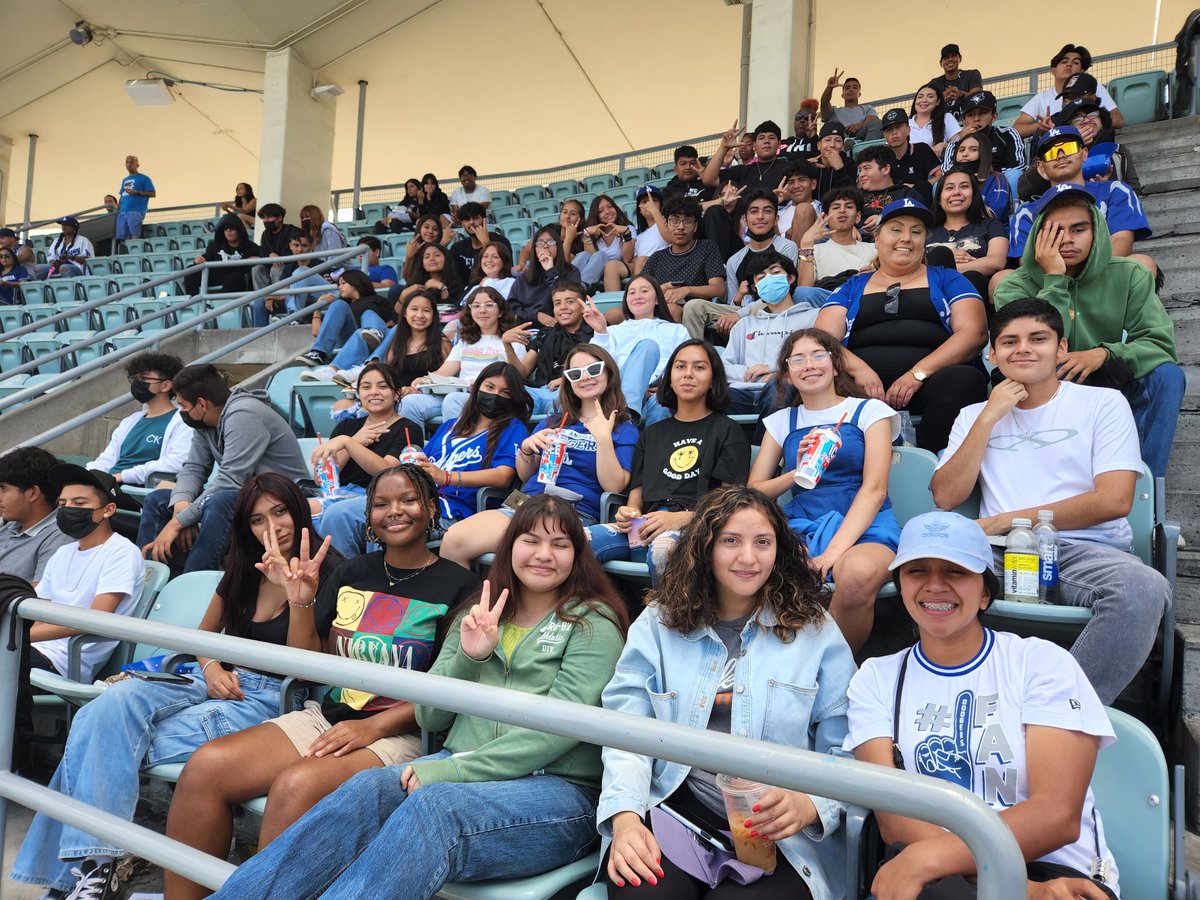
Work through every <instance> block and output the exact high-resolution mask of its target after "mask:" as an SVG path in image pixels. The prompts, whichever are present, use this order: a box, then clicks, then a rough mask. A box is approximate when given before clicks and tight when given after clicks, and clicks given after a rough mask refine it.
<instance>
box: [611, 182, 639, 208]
mask: <svg viewBox="0 0 1200 900" xmlns="http://www.w3.org/2000/svg"><path fill="white" fill-rule="evenodd" d="M639 187H641V185H640V184H628V185H622V186H621V187H615V188H613V189H612V190H610V191H608V192H607V193H608V199H610V200H611V201H612V202H613V203H615V204H617V206H620V207H621V208H622V209H626V210H627V209H629V208H630V207H632V206H633V205H634V203H636V202H637V191H638V188H639Z"/></svg>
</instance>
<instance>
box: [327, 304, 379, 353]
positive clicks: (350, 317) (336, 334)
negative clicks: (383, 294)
mask: <svg viewBox="0 0 1200 900" xmlns="http://www.w3.org/2000/svg"><path fill="white" fill-rule="evenodd" d="M359 328H374V329H376V330H377V331H378V332H379V333H380V334H383V333H384V332H385V331H387V323H386V322H384V321H383V319H381V318H379V314H378V313H376V312H374V311H373V310H369V309H368V310H366V311H364V312H363V314H362V319H361V320H360V321H359V322H355V321H354V313H353V312H352V311H351V309H350V304H349V303H347V302H346V301H345V300H334V301H333V302H332V303H330V304H329V306H327V307H326V308H325V317H324V318H323V319H321V329H320V331H318V332H317V339H316V341H315V342H313V346H312V348H313V349H314V350H318V351H320V352H321V353H325V354H330V353H333V349H334V347H338V346H340V345H342V344H344V343H345V342H346V341H348V340H349V339H350V336H351V335H352V334H354V332H356V331H357V330H358V329H359Z"/></svg>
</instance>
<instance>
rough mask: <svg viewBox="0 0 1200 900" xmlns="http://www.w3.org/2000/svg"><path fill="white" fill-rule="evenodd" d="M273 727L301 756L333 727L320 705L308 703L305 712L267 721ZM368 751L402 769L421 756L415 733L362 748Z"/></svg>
mask: <svg viewBox="0 0 1200 900" xmlns="http://www.w3.org/2000/svg"><path fill="white" fill-rule="evenodd" d="M268 721H269V722H270V723H271V724H272V725H278V726H279V727H280V728H281V729H283V733H284V734H286V735H287V737H288V740H289V741H291V742H292V746H293V747H295V748H296V752H298V753H299V754H300V755H301V756H303V755H304V754H305V753H306V752H308V748H309V747H311V746H312V742H313V741H315V740H316V739H317V738H319V737H320V736H321V735H323V734H324V733H325V732H326V731H328V730H329V729H330V728H332V727H333V725H332V724H331V723H330V721H329V720H328V719H327V718H325V714H324V713H323V712H321V704H320V703H317V702H316V701H314V700H309V701H308V702H307V703H305V704H304V709H302V710H299V711H297V712H292V713H287V714H286V715H282V716H280V717H279V718H277V719H269V720H268ZM365 749H367V750H370V751H371V752H372V753H374V754H375V755H376V756H378V757H379V759H380V761H381V762H382V763H383V764H384V765H385V766H402V765H404V764H405V763H409V762H412V761H413V760H414V759H416V758H417V757H418V756H420V755H421V736H420V735H418V734H401V735H397V736H395V737H385V738H380V739H379V740H377V741H375V742H374V743H372V744H368V745H367V747H366V748H365Z"/></svg>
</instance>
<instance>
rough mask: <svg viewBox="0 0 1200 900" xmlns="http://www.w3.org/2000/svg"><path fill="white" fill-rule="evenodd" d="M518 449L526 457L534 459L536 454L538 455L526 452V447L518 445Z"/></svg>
mask: <svg viewBox="0 0 1200 900" xmlns="http://www.w3.org/2000/svg"><path fill="white" fill-rule="evenodd" d="M517 451H518V452H519V453H520V454H521V455H522V456H524V457H525V458H526V459H533V458H534V457H535V456H537V454H536V453H526V452H525V448H524V447H518V448H517Z"/></svg>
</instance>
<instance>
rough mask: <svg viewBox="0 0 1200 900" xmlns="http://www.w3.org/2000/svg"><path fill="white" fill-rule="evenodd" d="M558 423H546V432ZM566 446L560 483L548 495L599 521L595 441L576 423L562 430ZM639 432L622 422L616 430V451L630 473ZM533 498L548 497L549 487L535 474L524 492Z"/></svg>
mask: <svg viewBox="0 0 1200 900" xmlns="http://www.w3.org/2000/svg"><path fill="white" fill-rule="evenodd" d="M555 424H557V422H551V421H550V420H549V419H546V420H545V421H544V422H543V423H542V427H543V428H551V427H554V425H555ZM562 436H563V438H564V439H565V440H566V442H567V454H566V458H565V459H564V460H563V464H562V468H561V469H560V470H559V473H558V480H557V481H556V482H555V484H554V486H553V488H552V489H551V490H550V491H549V492H548V493H551V494H554V495H556V496H558V497H564V498H566V499H567V500H570V501H571V502H572V503H575V508H576V509H578V510H579V512H580V513H582V514H583V515H587V516H590V517H591V518H592V519H599V518H600V492H601V488H600V476H599V475H597V474H596V439H595V438H594V437H592V433H591V432H590V431H588V430H587V426H586V425H584V424H583V423H581V422H573V423H572V424H570V425H568V426H567V427H566V428H564V429H563V430H562ZM637 437H638V433H637V428H635V427H634V425H633V423H632V422H622V423H621V424H620V425H618V426H617V427H616V428H614V429H613V436H612V440H613V449H614V450H615V451H616V453H617V462H618V463H620V464H621V468H622V469H624V470H625V471H627V472H628V471H629V467H630V466H631V465H632V464H633V448H634V445H635V444H637ZM521 490H522V491H524V492H525V493H526V494H528V495H529V496H530V497H536V496H537V495H538V494H542V493H547V490H546V485H544V484H542V483H541V482H540V481H538V479H537V473H536V472H535V473H534V474H533V475H532V476H530V478H529V480H528V481H526V482H525V485H524V486H523V487H522V488H521Z"/></svg>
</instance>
